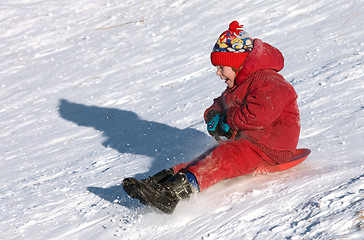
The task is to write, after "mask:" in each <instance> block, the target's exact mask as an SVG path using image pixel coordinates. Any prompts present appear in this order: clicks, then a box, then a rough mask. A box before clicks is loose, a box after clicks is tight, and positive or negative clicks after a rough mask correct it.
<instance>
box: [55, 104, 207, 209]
mask: <svg viewBox="0 0 364 240" xmlns="http://www.w3.org/2000/svg"><path fill="white" fill-rule="evenodd" d="M59 114H60V116H61V117H62V118H64V119H66V120H68V121H71V122H74V123H76V124H77V125H79V126H86V127H92V128H94V129H96V130H98V131H101V132H102V133H103V135H104V136H105V137H106V140H105V141H104V142H103V143H102V144H103V146H105V147H111V148H114V149H116V150H117V151H118V152H120V153H131V154H138V155H145V156H149V157H151V158H153V161H152V163H151V167H150V168H149V171H148V172H146V173H144V174H138V175H136V176H135V177H136V178H142V177H146V176H150V175H153V174H155V173H156V172H158V171H160V170H162V169H165V168H168V167H171V166H172V165H174V164H178V163H180V162H186V161H190V160H192V159H193V158H194V157H196V156H197V155H198V154H200V153H202V152H203V151H204V150H206V149H207V148H208V146H209V145H211V144H213V140H212V138H211V137H209V136H207V135H206V134H205V133H203V132H200V131H198V130H196V129H192V128H185V129H178V128H175V127H171V126H169V125H166V124H162V123H158V122H153V121H147V120H143V119H141V118H139V117H138V115H137V114H135V113H134V112H131V111H126V110H120V109H115V108H101V107H96V106H86V105H82V104H78V103H72V102H69V101H67V100H64V99H61V100H60V103H59ZM167 159H168V160H169V161H167ZM167 164H168V165H167ZM171 164H172V165H171ZM132 174H133V173H131V175H132ZM87 189H88V190H89V191H90V192H92V193H94V194H96V195H98V196H99V197H101V198H103V199H105V200H107V201H110V202H114V200H115V199H122V200H120V201H119V203H120V204H122V205H125V206H126V207H129V208H131V207H132V205H131V203H130V202H128V201H125V200H126V198H125V196H126V193H125V192H124V191H123V190H122V187H121V186H120V185H117V186H112V187H109V188H100V187H88V188H87Z"/></svg>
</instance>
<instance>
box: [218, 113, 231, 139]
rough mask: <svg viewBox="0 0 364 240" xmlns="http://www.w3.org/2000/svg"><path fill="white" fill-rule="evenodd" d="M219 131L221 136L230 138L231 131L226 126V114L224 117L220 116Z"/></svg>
mask: <svg viewBox="0 0 364 240" xmlns="http://www.w3.org/2000/svg"><path fill="white" fill-rule="evenodd" d="M220 122H221V123H220V129H221V134H220V135H221V136H225V137H227V138H229V139H230V138H231V136H232V134H233V130H232V129H231V127H230V126H229V124H227V118H226V114H225V115H224V116H222V118H221V120H220Z"/></svg>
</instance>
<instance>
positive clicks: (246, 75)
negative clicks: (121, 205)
mask: <svg viewBox="0 0 364 240" xmlns="http://www.w3.org/2000/svg"><path fill="white" fill-rule="evenodd" d="M242 27H243V26H241V25H239V23H238V22H237V21H233V22H231V23H230V25H229V29H228V30H227V31H225V32H223V33H222V34H221V35H220V37H219V39H218V40H217V42H216V44H215V46H214V47H213V50H212V53H211V62H212V64H213V65H214V66H216V67H217V72H216V74H217V75H218V76H219V77H220V78H221V79H222V80H224V81H225V83H226V84H227V88H226V90H225V91H224V92H223V93H222V94H221V96H220V97H218V98H216V99H214V103H213V104H212V106H211V107H209V108H208V109H207V110H206V111H205V114H204V118H205V121H206V123H207V129H208V132H209V133H210V134H211V135H212V136H213V137H215V138H216V139H217V140H218V141H219V142H220V144H219V145H218V146H217V147H215V148H213V149H210V150H208V151H207V152H206V153H204V154H202V155H201V156H199V157H198V158H196V159H194V160H193V161H192V162H190V163H182V164H179V165H177V166H174V167H172V168H170V169H166V170H163V171H161V172H159V173H157V174H156V175H154V176H152V177H150V178H148V179H143V180H140V181H139V180H136V179H134V178H126V179H124V181H123V187H124V190H125V191H126V192H127V193H128V194H129V195H130V196H131V197H133V198H137V199H139V200H140V201H141V202H142V203H143V204H151V205H153V206H155V207H157V208H159V209H160V210H161V211H163V212H165V213H172V212H173V210H174V208H175V207H176V205H177V204H178V202H179V200H180V199H184V198H188V197H189V195H190V194H192V193H195V192H199V191H202V190H204V189H207V188H209V187H210V186H212V185H214V184H216V183H218V182H219V181H222V180H224V179H229V178H234V177H238V176H242V175H248V174H250V173H252V172H254V170H255V169H256V168H258V167H260V166H263V165H276V164H282V163H285V162H288V161H289V160H290V158H291V157H292V155H293V152H294V151H295V149H296V146H297V142H298V137H299V132H300V124H299V111H298V107H297V101H296V100H297V94H296V92H295V90H294V88H293V87H292V86H291V85H290V84H289V83H288V82H287V81H285V79H284V78H283V77H282V76H281V75H280V74H278V72H279V71H280V70H282V68H283V66H284V59H283V56H282V54H281V52H280V51H279V50H278V49H276V48H274V47H273V46H271V45H269V44H267V43H264V42H262V41H261V40H260V39H254V41H253V39H252V38H251V37H250V36H249V34H248V33H247V32H245V31H244V30H243V29H242ZM220 137H226V138H228V140H227V141H225V142H223V141H222V140H221V138H220Z"/></svg>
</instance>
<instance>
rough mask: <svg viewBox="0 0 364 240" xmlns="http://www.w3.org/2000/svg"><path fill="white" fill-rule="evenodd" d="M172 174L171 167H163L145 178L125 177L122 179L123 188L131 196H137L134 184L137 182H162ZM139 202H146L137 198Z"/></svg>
mask: <svg viewBox="0 0 364 240" xmlns="http://www.w3.org/2000/svg"><path fill="white" fill-rule="evenodd" d="M173 176H174V171H173V169H172V168H168V169H164V170H162V171H160V172H158V173H157V174H155V175H153V176H151V177H149V178H146V179H142V180H140V181H139V180H137V179H135V178H125V179H124V180H123V183H122V185H123V188H124V190H125V192H126V193H127V194H128V195H129V196H130V197H132V198H138V199H139V197H138V193H137V192H136V191H135V185H136V184H137V183H138V182H142V183H144V184H155V183H160V182H164V181H166V180H167V179H168V178H170V177H173ZM139 200H140V202H141V203H143V204H146V202H143V201H142V200H141V199H139Z"/></svg>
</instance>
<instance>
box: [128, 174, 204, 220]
mask: <svg viewBox="0 0 364 240" xmlns="http://www.w3.org/2000/svg"><path fill="white" fill-rule="evenodd" d="M189 174H191V173H189ZM128 181H129V183H132V187H130V188H132V190H131V192H132V194H129V192H128V191H130V189H127V188H128V186H125V184H124V181H123V187H124V189H125V191H126V192H127V193H128V194H129V195H130V196H131V197H133V198H137V199H139V201H140V202H141V203H143V204H150V205H153V206H155V207H157V208H158V209H159V210H161V211H162V212H164V213H168V214H171V213H173V211H174V209H175V207H176V206H177V204H178V202H179V200H181V199H186V198H189V196H190V194H192V193H193V192H196V191H198V190H196V189H194V187H193V186H192V185H191V183H190V181H189V178H188V177H187V175H186V174H185V173H182V172H178V173H177V174H176V175H174V176H173V177H171V178H169V179H167V180H166V181H165V182H160V183H151V184H147V183H145V182H143V181H138V180H136V179H130V180H128ZM129 186H130V185H129Z"/></svg>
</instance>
